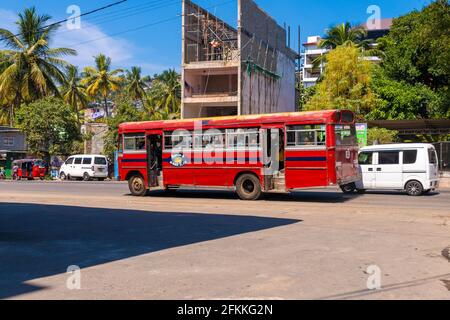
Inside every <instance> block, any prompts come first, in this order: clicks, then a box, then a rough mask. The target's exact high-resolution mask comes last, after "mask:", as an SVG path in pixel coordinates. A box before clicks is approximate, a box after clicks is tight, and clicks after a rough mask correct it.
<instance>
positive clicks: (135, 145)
mask: <svg viewBox="0 0 450 320" xmlns="http://www.w3.org/2000/svg"><path fill="white" fill-rule="evenodd" d="M123 141H124V150H125V151H141V150H145V136H144V135H143V134H126V135H125V136H124V138H123Z"/></svg>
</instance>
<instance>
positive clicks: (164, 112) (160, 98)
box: [146, 69, 181, 120]
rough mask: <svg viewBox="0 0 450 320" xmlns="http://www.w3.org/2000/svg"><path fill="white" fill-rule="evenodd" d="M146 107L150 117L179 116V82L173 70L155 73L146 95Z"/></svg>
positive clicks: (170, 117) (178, 77)
mask: <svg viewBox="0 0 450 320" xmlns="http://www.w3.org/2000/svg"><path fill="white" fill-rule="evenodd" d="M148 97H149V99H148V103H147V106H146V107H147V109H148V112H149V114H150V116H151V118H152V119H155V120H162V119H176V118H179V116H180V108H181V83H180V75H179V74H178V73H177V72H176V71H175V70H172V69H170V70H166V71H164V72H163V73H162V74H160V75H155V78H154V80H153V82H152V88H151V89H150V92H149V95H148Z"/></svg>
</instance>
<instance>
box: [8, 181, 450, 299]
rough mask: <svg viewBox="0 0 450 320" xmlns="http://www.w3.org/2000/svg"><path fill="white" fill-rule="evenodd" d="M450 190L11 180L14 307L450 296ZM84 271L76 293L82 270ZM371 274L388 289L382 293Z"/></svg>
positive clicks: (10, 272)
mask: <svg viewBox="0 0 450 320" xmlns="http://www.w3.org/2000/svg"><path fill="white" fill-rule="evenodd" d="M449 251H450V192H449V191H441V192H440V193H433V194H430V195H427V196H423V197H417V198H412V197H408V196H406V195H404V194H402V193H398V192H384V193H382V192H371V193H367V194H364V195H350V196H349V195H344V194H342V193H341V192H339V191H338V190H329V189H327V190H324V189H316V190H308V191H303V192H297V193H294V194H292V195H279V194H274V195H268V196H267V197H266V198H265V199H264V200H262V201H257V202H243V201H240V200H238V199H237V197H236V196H235V195H234V193H233V192H230V191H223V190H222V191H211V190H197V191H189V190H179V191H177V192H174V193H165V192H160V191H156V192H152V193H151V195H150V196H149V197H144V198H135V197H132V196H130V195H129V193H128V188H127V185H126V184H124V183H116V182H41V181H18V182H0V256H1V260H0V298H2V299H249V298H258V299H450V257H449ZM71 265H76V266H79V267H80V268H81V281H80V283H81V288H80V289H79V290H71V289H68V287H67V280H68V279H69V278H70V277H71V274H68V273H66V270H67V268H68V267H69V266H71ZM370 266H377V267H378V268H379V269H380V271H381V274H380V280H381V289H380V290H369V289H368V288H367V280H368V279H369V278H370V276H371V275H370V274H368V272H369V273H370V270H368V269H367V268H368V267H370Z"/></svg>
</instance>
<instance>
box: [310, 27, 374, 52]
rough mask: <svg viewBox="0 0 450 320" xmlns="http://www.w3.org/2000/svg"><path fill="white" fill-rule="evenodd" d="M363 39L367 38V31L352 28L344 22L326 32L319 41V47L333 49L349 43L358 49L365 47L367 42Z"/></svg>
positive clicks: (360, 28)
mask: <svg viewBox="0 0 450 320" xmlns="http://www.w3.org/2000/svg"><path fill="white" fill-rule="evenodd" d="M365 37H367V31H366V30H365V29H364V28H363V27H352V25H351V24H350V23H349V22H346V23H342V24H339V25H337V26H334V27H333V28H331V29H329V30H327V34H326V35H325V37H323V38H322V40H320V43H319V47H321V48H327V49H335V48H336V47H338V46H342V45H347V44H351V43H353V44H355V45H357V46H358V47H359V46H366V45H367V44H368V41H367V40H365Z"/></svg>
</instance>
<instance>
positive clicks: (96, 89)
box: [81, 54, 123, 118]
mask: <svg viewBox="0 0 450 320" xmlns="http://www.w3.org/2000/svg"><path fill="white" fill-rule="evenodd" d="M94 59H95V67H86V68H84V71H83V76H84V79H83V80H82V81H81V83H82V84H83V85H85V86H87V88H86V92H87V94H88V95H89V96H91V97H96V96H100V97H101V98H102V99H103V102H104V104H105V116H106V118H108V117H109V112H108V100H107V99H108V95H109V94H110V93H111V92H115V91H117V90H118V89H119V88H120V85H121V83H122V82H123V78H122V77H121V76H120V75H119V74H120V73H122V72H123V70H122V69H115V70H111V58H109V57H107V56H105V55H104V54H99V55H97V56H95V57H94Z"/></svg>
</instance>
